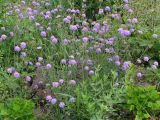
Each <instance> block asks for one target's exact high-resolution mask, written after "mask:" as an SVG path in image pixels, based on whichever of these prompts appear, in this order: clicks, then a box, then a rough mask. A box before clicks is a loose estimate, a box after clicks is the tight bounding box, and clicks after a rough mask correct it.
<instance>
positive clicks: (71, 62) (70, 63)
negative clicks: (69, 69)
mask: <svg viewBox="0 0 160 120" xmlns="http://www.w3.org/2000/svg"><path fill="white" fill-rule="evenodd" d="M68 64H69V65H76V64H77V61H76V60H74V59H71V60H69V61H68Z"/></svg>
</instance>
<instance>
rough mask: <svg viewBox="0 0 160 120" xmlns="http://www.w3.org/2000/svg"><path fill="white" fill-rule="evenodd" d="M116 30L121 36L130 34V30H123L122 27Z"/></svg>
mask: <svg viewBox="0 0 160 120" xmlns="http://www.w3.org/2000/svg"><path fill="white" fill-rule="evenodd" d="M118 32H119V34H120V35H121V36H122V37H125V36H130V35H131V32H130V31H128V30H124V29H123V28H119V29H118Z"/></svg>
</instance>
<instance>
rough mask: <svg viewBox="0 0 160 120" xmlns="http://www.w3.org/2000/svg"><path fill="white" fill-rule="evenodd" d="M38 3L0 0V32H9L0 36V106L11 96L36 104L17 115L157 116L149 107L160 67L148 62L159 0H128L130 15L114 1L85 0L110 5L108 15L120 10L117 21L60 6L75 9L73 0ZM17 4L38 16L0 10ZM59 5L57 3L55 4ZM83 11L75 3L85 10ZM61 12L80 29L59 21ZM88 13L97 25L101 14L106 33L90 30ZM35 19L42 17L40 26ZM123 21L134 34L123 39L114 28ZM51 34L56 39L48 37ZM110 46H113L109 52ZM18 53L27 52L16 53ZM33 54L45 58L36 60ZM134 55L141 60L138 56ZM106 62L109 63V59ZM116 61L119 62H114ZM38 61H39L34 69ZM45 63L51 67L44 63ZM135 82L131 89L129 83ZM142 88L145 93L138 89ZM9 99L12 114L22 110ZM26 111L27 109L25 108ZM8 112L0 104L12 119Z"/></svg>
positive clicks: (44, 118) (1, 115) (152, 57)
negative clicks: (21, 16)
mask: <svg viewBox="0 0 160 120" xmlns="http://www.w3.org/2000/svg"><path fill="white" fill-rule="evenodd" d="M37 1H38V2H39V3H40V4H41V6H40V7H34V6H33V5H32V3H31V2H30V1H29V0H28V1H27V0H26V5H22V4H20V1H3V0H1V1H0V3H3V4H1V5H2V6H3V7H1V8H2V12H1V14H2V16H1V19H0V26H1V31H0V36H1V35H2V34H6V35H7V40H2V37H1V42H0V48H1V49H0V66H1V70H0V76H1V77H0V93H1V97H0V105H2V106H3V107H4V108H5V107H6V108H7V107H9V105H10V103H12V102H10V101H11V100H13V101H16V99H14V98H18V99H24V101H23V102H24V103H23V104H25V102H26V104H28V105H31V106H33V104H34V106H35V107H34V109H33V111H34V112H30V111H31V110H29V113H32V114H31V116H33V115H34V116H35V117H33V118H26V116H27V113H26V114H25V112H24V113H22V114H17V118H19V120H29V119H33V120H34V119H39V120H52V119H55V120H63V119H65V120H131V119H133V118H135V120H142V119H143V118H144V119H159V116H158V115H159V109H157V108H156V109H154V108H155V107H154V106H155V105H156V106H159V101H160V100H159V97H157V95H158V94H159V92H158V91H159V83H160V82H159V80H160V74H159V73H160V69H159V66H153V64H155V62H159V61H160V52H159V45H160V42H159V36H160V32H159V31H160V23H159V18H160V15H159V11H160V1H159V0H132V1H129V6H131V8H132V9H133V11H134V13H133V14H128V12H127V11H126V10H123V9H122V4H121V2H119V1H118V0H116V2H115V3H114V1H112V0H110V1H104V2H102V3H101V2H97V4H94V3H93V2H91V3H89V2H87V4H89V5H90V8H89V10H91V11H92V10H93V11H94V12H95V13H96V12H97V11H98V8H101V7H103V8H104V7H105V5H108V4H109V5H110V7H111V10H112V13H118V15H119V14H121V15H122V14H123V17H122V19H121V18H120V19H119V18H117V19H113V18H111V17H110V15H111V13H105V14H104V15H98V14H95V13H94V15H92V14H90V13H89V15H90V16H87V18H84V17H83V16H82V15H80V14H72V13H68V12H66V9H67V8H74V2H76V0H73V1H68V2H66V1H63V0H55V1H53V0H52V1H49V2H51V4H52V5H51V6H48V7H47V6H45V3H43V1H39V0H37ZM77 2H79V3H75V4H76V5H77V6H76V7H77V8H81V7H80V5H79V4H80V2H82V1H77ZM46 3H48V2H46ZM122 3H123V2H122ZM6 4H7V6H6ZM18 4H20V6H19V8H20V10H21V11H22V13H23V14H24V13H26V11H27V8H28V7H30V8H32V9H37V10H38V14H36V15H34V18H35V19H34V21H32V20H29V18H28V16H27V15H26V14H24V19H23V20H21V19H19V13H16V12H13V14H12V15H11V16H7V15H6V12H8V10H9V9H10V10H13V11H15V10H14V9H15V8H13V6H14V7H15V5H18ZM59 4H60V5H61V6H57V5H59ZM89 5H88V6H89ZM92 5H93V6H92ZM112 8H113V9H112ZM117 8H118V9H117ZM53 9H54V10H55V11H56V10H57V12H55V13H53V14H52V17H51V18H50V19H44V18H43V17H42V16H40V15H39V14H40V13H41V14H42V12H43V13H44V15H45V14H46V11H49V10H50V11H51V10H53ZM87 9H88V8H87ZM85 10H86V9H85V8H81V11H82V12H84V13H85ZM117 11H118V12H117ZM52 12H53V11H52ZM48 14H50V13H48ZM87 14H88V12H87ZM67 16H71V21H70V23H69V25H75V24H78V25H79V28H78V30H76V31H73V30H70V26H69V25H68V24H64V21H63V20H64V18H65V17H67ZM88 17H90V18H92V17H93V19H96V20H97V21H96V22H98V23H100V24H101V27H102V26H103V22H106V21H105V20H107V25H109V28H110V30H109V32H106V33H105V34H101V33H93V32H91V31H92V28H93V27H92V25H91V22H93V20H92V19H88ZM128 18H137V19H138V24H132V23H128V22H127V19H128ZM35 23H40V27H38V26H36V25H35ZM84 24H86V25H84ZM87 24H89V25H87ZM128 24H129V25H130V26H131V28H134V30H135V32H133V33H132V34H131V36H129V37H122V36H121V35H120V34H118V32H117V30H118V29H119V28H120V27H122V28H123V29H126V30H129V29H130V27H129V26H127V25H128ZM84 27H87V28H88V29H89V31H90V32H87V33H83V32H82V31H81V29H82V28H84ZM50 28H51V30H49V29H50ZM138 30H142V31H143V34H138V33H137V32H138ZM11 31H13V32H14V37H11V36H10V35H9V32H11ZM41 31H45V32H46V37H43V36H41V35H40V34H41ZM154 33H155V34H157V35H158V38H157V39H154V38H153V37H152V34H154ZM53 35H54V37H55V38H56V39H57V40H58V42H57V43H54V42H52V39H51V36H53ZM84 37H88V38H89V41H88V42H86V43H84V41H83V39H84ZM64 39H67V40H68V41H67V42H68V44H67V45H64ZM108 39H109V40H110V41H107V42H110V43H109V44H104V42H105V40H108ZM113 39H115V40H113ZM22 42H25V43H26V44H27V47H26V48H24V49H21V51H20V52H16V51H14V49H15V46H20V44H21V43H22ZM112 42H113V43H112ZM37 47H42V49H37ZM108 50H109V51H112V50H114V52H113V53H107V52H106V51H108ZM24 52H25V53H26V56H23V57H22V53H24ZM20 56H21V57H20ZM145 56H148V57H149V62H146V61H144V60H143V59H144V57H145ZM39 57H42V58H43V60H42V61H40V60H39ZM138 58H140V59H141V61H142V63H137V62H136V61H137V59H138ZM62 60H66V61H65V62H66V63H65V64H64V65H63V64H61V61H62ZM70 60H75V61H76V64H75V65H69V61H70ZM108 60H112V61H110V62H107V61H108ZM117 61H118V62H120V63H121V64H120V65H118V63H116V62H117ZM72 63H73V62H72ZM37 64H40V67H38V66H37ZM48 64H49V65H51V68H50V67H49V68H47V65H48ZM126 64H127V65H126ZM9 67H14V72H15V71H17V72H19V73H20V77H18V78H16V77H15V75H14V72H13V73H12V74H10V73H7V72H6V71H7V69H8V68H9ZM122 67H126V70H122ZM153 67H157V69H154V68H153ZM139 72H140V73H141V74H142V77H140V78H139V77H137V73H139ZM26 77H30V79H31V80H27V79H26ZM60 80H62V81H63V80H64V82H60ZM53 82H54V85H53ZM57 84H58V85H57ZM56 85H57V86H56ZM133 86H136V87H135V88H134V89H129V88H131V87H133ZM150 88H152V89H150ZM145 90H146V91H147V92H144V91H145ZM148 92H149V93H152V96H153V97H151V98H149V97H146V96H145V97H144V95H146V94H148ZM129 93H131V94H132V95H131V96H130V94H129ZM50 96H51V97H52V98H56V100H57V101H56V103H55V104H54V103H52V102H51V101H50V100H48V97H50ZM134 98H136V99H134ZM144 98H145V99H144ZM27 100H29V101H30V102H31V103H28V102H27ZM141 101H143V102H144V103H145V104H143V102H141ZM61 102H64V104H65V107H64V106H61V105H60V103H61ZM12 104H13V106H14V107H15V109H16V108H17V110H15V112H16V113H17V112H18V111H19V112H20V110H18V108H20V107H19V106H21V105H19V104H18V103H16V104H14V103H12ZM24 106H25V105H24ZM14 107H13V108H14ZM149 108H152V110H150V109H149ZM4 111H5V112H4ZM24 111H27V108H26V107H24ZM13 116H14V115H12V113H10V112H7V111H6V109H2V110H0V119H16V118H13ZM23 116H25V117H23ZM11 117H12V118H11Z"/></svg>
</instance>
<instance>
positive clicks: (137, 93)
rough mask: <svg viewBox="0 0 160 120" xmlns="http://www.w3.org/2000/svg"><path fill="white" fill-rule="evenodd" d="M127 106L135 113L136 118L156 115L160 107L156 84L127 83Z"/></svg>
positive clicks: (137, 119)
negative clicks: (137, 84)
mask: <svg viewBox="0 0 160 120" xmlns="http://www.w3.org/2000/svg"><path fill="white" fill-rule="evenodd" d="M125 98H126V100H127V108H129V110H130V111H133V113H134V114H135V120H142V119H144V118H150V117H154V115H155V113H157V110H159V108H160V96H159V93H158V92H157V90H156V88H155V86H147V87H144V86H135V85H133V84H128V85H126V96H125Z"/></svg>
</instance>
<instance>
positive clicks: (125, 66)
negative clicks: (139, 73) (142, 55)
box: [122, 61, 131, 70]
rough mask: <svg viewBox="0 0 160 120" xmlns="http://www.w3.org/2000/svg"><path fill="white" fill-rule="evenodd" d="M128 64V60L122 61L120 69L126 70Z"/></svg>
mask: <svg viewBox="0 0 160 120" xmlns="http://www.w3.org/2000/svg"><path fill="white" fill-rule="evenodd" d="M130 64H131V62H130V61H126V62H124V63H123V65H122V70H127V68H128V67H129V65H130Z"/></svg>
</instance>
